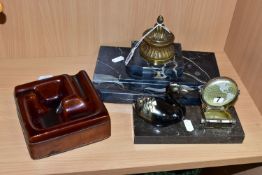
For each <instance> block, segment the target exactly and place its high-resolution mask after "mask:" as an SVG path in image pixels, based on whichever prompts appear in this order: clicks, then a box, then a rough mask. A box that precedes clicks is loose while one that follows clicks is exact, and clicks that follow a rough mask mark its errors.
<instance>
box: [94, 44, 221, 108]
mask: <svg viewBox="0 0 262 175" xmlns="http://www.w3.org/2000/svg"><path fill="white" fill-rule="evenodd" d="M175 48H176V52H177V56H178V58H179V59H180V61H183V71H184V73H183V75H182V76H181V77H179V79H178V80H177V81H176V82H177V83H180V84H185V85H190V86H199V85H201V84H202V83H201V82H198V81H196V80H195V79H193V78H192V77H190V76H188V74H191V75H193V76H195V77H197V78H198V79H200V80H202V81H208V80H209V77H207V75H206V74H205V73H204V72H203V71H202V70H205V71H206V72H207V73H208V74H209V76H210V78H214V77H217V76H219V71H218V67H217V63H216V58H215V54H214V53H212V52H195V51H181V46H180V44H175ZM129 52H130V48H126V47H110V46H101V47H100V50H99V55H98V59H97V64H96V68H95V72H94V77H93V83H94V85H95V88H96V89H97V90H98V91H99V93H100V95H101V98H102V100H103V101H104V102H110V103H133V102H134V100H135V99H136V98H137V97H139V96H158V97H164V93H165V88H166V86H167V85H168V84H169V83H170V80H168V79H161V80H144V79H136V78H134V77H131V76H130V75H129V74H128V73H127V71H126V66H125V64H124V61H120V62H117V63H114V62H112V59H113V58H115V57H118V56H123V57H124V58H126V57H127V55H128V53H129ZM138 53H139V52H137V53H136V54H138ZM134 56H135V55H134ZM183 56H185V57H187V58H189V59H190V60H192V61H194V62H195V63H196V64H197V65H198V66H199V67H201V68H202V70H200V69H199V68H198V67H197V66H196V65H194V64H193V63H192V62H190V61H188V60H186V59H184V58H183ZM181 59H182V60H181ZM134 60H136V59H134ZM131 62H132V61H131ZM183 103H184V104H199V103H200V100H199V99H189V100H184V101H183Z"/></svg>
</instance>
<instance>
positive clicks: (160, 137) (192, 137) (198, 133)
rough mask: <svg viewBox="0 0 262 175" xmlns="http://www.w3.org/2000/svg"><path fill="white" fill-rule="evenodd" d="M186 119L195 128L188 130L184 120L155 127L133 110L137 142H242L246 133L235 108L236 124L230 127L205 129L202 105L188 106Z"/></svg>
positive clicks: (135, 140)
mask: <svg viewBox="0 0 262 175" xmlns="http://www.w3.org/2000/svg"><path fill="white" fill-rule="evenodd" d="M186 111H187V114H186V117H185V119H188V120H191V122H192V125H193V127H194V130H193V131H192V132H189V131H187V130H186V128H185V125H184V122H183V121H181V122H179V123H176V124H173V125H170V126H168V127H155V126H153V125H151V124H150V123H148V122H146V121H144V120H143V119H142V118H140V117H138V116H137V115H136V114H135V111H133V125H134V126H133V129H134V143H135V144H172V143H176V144H198V143H199V144H200V143H242V142H243V140H244V137H245V133H244V131H243V129H242V126H241V123H240V121H239V119H238V116H237V113H236V111H235V109H234V108H232V110H231V111H230V113H231V114H232V116H233V117H234V118H235V119H236V124H234V125H233V126H232V127H230V128H220V129H213V128H209V129H205V128H204V127H203V126H202V125H201V124H200V120H201V115H202V113H201V109H200V106H186Z"/></svg>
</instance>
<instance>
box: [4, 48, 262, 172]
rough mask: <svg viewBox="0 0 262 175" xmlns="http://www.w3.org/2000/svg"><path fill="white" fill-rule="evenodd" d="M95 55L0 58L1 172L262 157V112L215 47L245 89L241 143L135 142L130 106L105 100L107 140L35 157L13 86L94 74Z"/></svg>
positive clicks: (172, 165)
mask: <svg viewBox="0 0 262 175" xmlns="http://www.w3.org/2000/svg"><path fill="white" fill-rule="evenodd" d="M95 57H96V55H90V56H79V57H49V58H28V59H20V58H13V59H9V58H6V59H2V60H1V64H0V70H1V74H0V79H1V81H0V116H1V117H0V141H1V144H0V174H60V173H61V174H64V173H75V172H79V173H83V172H87V173H90V174H127V173H139V172H150V171H160V170H175V169H188V168H199V167H211V166H223V165H229V164H244V163H251V162H261V161H262V151H261V148H262V116H261V114H260V113H259V111H258V109H257V108H256V106H255V104H254V102H253V100H252V99H251V97H250V95H249V94H248V92H247V89H246V87H245V86H244V85H243V83H242V82H241V80H240V78H239V76H238V75H237V73H236V71H235V70H234V68H233V66H232V65H231V63H230V61H229V60H228V58H227V56H226V55H225V53H223V52H216V57H217V60H218V65H219V67H220V70H221V74H222V75H225V76H229V77H232V78H233V79H235V80H236V81H237V83H238V85H239V88H240V90H241V94H240V97H239V100H238V101H237V103H236V109H237V112H238V115H239V118H240V120H241V123H242V125H243V129H244V131H245V134H246V136H245V140H244V142H243V144H170V145H166V144H163V145H152V144H151V145H134V144H133V134H132V115H131V111H132V110H131V105H123V104H109V103H107V104H106V107H107V109H108V112H109V115H110V117H111V121H112V133H111V137H110V138H109V139H107V140H104V141H102V142H99V143H95V144H91V145H88V146H85V147H82V148H79V149H75V150H72V151H69V152H66V153H62V154H59V155H55V156H52V157H49V158H45V159H41V160H37V161H34V160H31V158H30V156H29V154H28V151H27V148H26V144H25V141H24V138H23V134H22V130H21V127H20V125H19V120H18V117H17V113H16V108H15V101H14V98H13V90H14V87H15V86H16V85H18V84H22V83H25V82H30V81H32V80H35V79H37V77H38V76H40V75H50V74H51V75H58V74H62V73H68V74H71V75H72V74H75V73H77V72H78V71H79V70H81V69H84V70H86V71H87V73H88V74H89V76H90V77H92V75H93V70H94V67H95V61H96V58H95ZM61 65H62V66H61Z"/></svg>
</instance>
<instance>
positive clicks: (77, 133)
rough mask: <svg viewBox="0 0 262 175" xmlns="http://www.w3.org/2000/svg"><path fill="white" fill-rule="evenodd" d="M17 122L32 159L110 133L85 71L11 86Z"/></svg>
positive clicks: (87, 142)
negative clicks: (12, 87)
mask: <svg viewBox="0 0 262 175" xmlns="http://www.w3.org/2000/svg"><path fill="white" fill-rule="evenodd" d="M14 93H15V100H16V105H17V111H18V116H19V119H20V124H21V127H22V129H23V133H24V137H25V140H26V144H27V147H28V150H29V153H30V155H31V157H32V159H40V158H43V157H48V156H51V155H53V154H58V153H61V152H65V151H68V150H71V149H74V148H77V147H80V146H83V145H86V144H90V143H94V142H98V141H101V140H103V139H106V138H108V137H110V135H111V125H110V117H109V115H108V112H107V110H106V108H105V106H104V104H103V102H102V101H101V100H100V98H99V96H98V94H97V92H96V90H95V89H94V87H93V85H92V83H91V81H90V79H89V77H88V75H87V74H86V72H85V71H80V72H79V73H78V74H76V75H73V76H70V75H66V74H64V75H59V76H54V77H51V78H47V79H44V80H38V81H34V82H31V83H26V84H23V85H19V86H16V87H15V92H14Z"/></svg>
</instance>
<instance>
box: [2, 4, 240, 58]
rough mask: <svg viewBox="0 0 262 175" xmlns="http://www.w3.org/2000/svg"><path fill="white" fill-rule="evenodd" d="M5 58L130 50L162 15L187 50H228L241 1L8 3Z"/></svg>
mask: <svg viewBox="0 0 262 175" xmlns="http://www.w3.org/2000/svg"><path fill="white" fill-rule="evenodd" d="M2 2H3V4H4V6H5V14H6V18H7V20H6V23H5V24H2V25H0V41H1V42H0V57H2V58H3V57H10V58H12V57H20V58H28V57H45V56H78V55H90V54H94V53H97V52H98V48H99V46H100V45H114V46H116V45H118V46H130V42H131V40H135V39H139V38H140V37H141V35H142V33H143V32H144V30H145V29H147V28H149V27H152V26H153V25H154V23H155V21H156V18H157V16H158V15H159V14H162V15H163V16H164V17H165V24H166V25H167V26H168V27H169V28H170V30H172V31H173V32H174V34H175V36H176V39H175V41H176V42H181V43H183V47H184V49H186V50H216V51H222V50H223V47H224V44H225V40H226V37H227V34H228V30H229V26H230V22H231V19H232V16H233V12H234V8H235V4H236V0H212V1H210V0H183V1H182V0H124V1H123V0H37V1H36V0H12V1H10V0H2Z"/></svg>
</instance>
